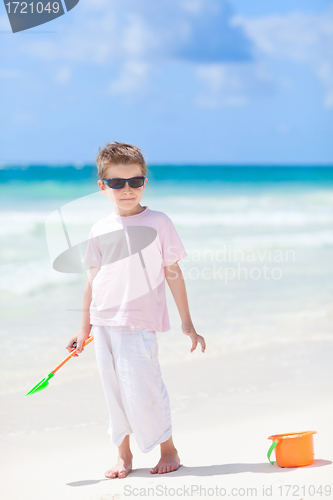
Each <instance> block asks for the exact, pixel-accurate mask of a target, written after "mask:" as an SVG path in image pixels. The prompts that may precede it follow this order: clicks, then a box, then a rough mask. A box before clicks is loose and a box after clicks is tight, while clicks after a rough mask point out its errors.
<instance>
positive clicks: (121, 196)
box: [98, 164, 147, 215]
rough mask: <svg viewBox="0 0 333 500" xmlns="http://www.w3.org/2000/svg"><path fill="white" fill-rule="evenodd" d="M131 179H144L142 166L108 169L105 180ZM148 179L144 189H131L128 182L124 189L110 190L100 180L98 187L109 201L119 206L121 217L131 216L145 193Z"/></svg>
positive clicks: (112, 167)
mask: <svg viewBox="0 0 333 500" xmlns="http://www.w3.org/2000/svg"><path fill="white" fill-rule="evenodd" d="M131 177H142V172H141V168H140V165H135V164H133V165H121V164H120V165H116V166H110V167H108V168H107V170H106V173H105V176H104V179H111V178H117V179H129V178H131ZM146 183H147V179H145V183H144V185H143V186H142V187H139V188H131V187H130V185H129V184H128V182H126V184H125V186H124V187H123V188H122V189H112V188H109V186H108V185H107V184H104V182H103V181H101V180H99V181H98V185H99V187H100V189H101V190H102V192H103V194H104V195H105V196H107V197H108V198H109V200H110V201H111V202H112V203H113V204H114V205H116V206H117V208H118V211H119V213H120V215H122V214H124V215H126V214H128V215H130V214H131V213H132V212H133V210H135V207H137V206H138V205H139V203H140V201H141V198H142V196H143V191H144V189H145V186H146Z"/></svg>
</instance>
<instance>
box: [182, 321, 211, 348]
mask: <svg viewBox="0 0 333 500" xmlns="http://www.w3.org/2000/svg"><path fill="white" fill-rule="evenodd" d="M182 330H183V333H184V334H185V335H188V336H189V337H190V339H191V340H192V347H191V351H190V352H193V351H194V350H195V349H196V348H197V345H198V342H199V343H200V344H201V352H205V349H206V342H205V339H204V338H203V337H202V336H201V335H198V334H197V332H196V331H195V328H194V326H193V325H182Z"/></svg>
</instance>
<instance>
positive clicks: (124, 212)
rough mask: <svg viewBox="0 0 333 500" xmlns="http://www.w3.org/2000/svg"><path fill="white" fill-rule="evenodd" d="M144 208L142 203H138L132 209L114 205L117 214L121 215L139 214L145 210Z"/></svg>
mask: <svg viewBox="0 0 333 500" xmlns="http://www.w3.org/2000/svg"><path fill="white" fill-rule="evenodd" d="M144 210H145V208H144V207H142V206H141V205H140V203H138V205H136V206H135V207H133V208H132V209H130V210H124V209H122V208H119V207H118V206H117V205H115V207H114V212H115V214H117V215H120V217H130V216H131V215H137V214H140V213H141V212H143V211H144Z"/></svg>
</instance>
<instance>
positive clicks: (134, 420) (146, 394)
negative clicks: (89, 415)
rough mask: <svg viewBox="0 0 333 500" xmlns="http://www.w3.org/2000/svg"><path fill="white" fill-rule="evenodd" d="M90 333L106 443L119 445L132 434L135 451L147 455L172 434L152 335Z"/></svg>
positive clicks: (103, 329) (107, 329)
mask: <svg viewBox="0 0 333 500" xmlns="http://www.w3.org/2000/svg"><path fill="white" fill-rule="evenodd" d="M91 335H93V336H94V344H95V353H96V361H97V366H98V370H99V373H100V376H101V380H102V385H103V390H104V394H105V398H106V403H107V406H108V409H109V415H110V425H109V429H108V433H109V434H110V438H111V441H112V442H113V443H114V444H115V445H116V446H119V445H120V444H121V443H122V442H123V439H124V438H125V436H126V435H127V434H132V433H133V434H134V436H135V438H136V441H137V443H138V446H139V448H140V450H141V451H142V452H143V453H148V451H150V450H152V449H153V448H154V447H155V446H156V445H158V444H160V443H163V442H164V441H167V440H168V439H169V437H170V436H171V435H172V425H171V413H170V401H169V395H168V392H167V389H166V387H165V385H164V382H163V380H162V376H161V369H160V364H159V361H158V344H157V337H156V332H154V331H149V330H143V329H137V328H133V327H128V326H121V327H120V326H117V327H113V326H98V325H93V326H92V330H91Z"/></svg>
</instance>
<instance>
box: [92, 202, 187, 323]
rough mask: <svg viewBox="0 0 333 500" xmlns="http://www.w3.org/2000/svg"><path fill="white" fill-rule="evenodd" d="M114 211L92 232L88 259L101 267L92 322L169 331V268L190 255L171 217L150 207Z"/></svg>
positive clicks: (93, 296) (95, 282)
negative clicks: (122, 212)
mask: <svg viewBox="0 0 333 500" xmlns="http://www.w3.org/2000/svg"><path fill="white" fill-rule="evenodd" d="M143 208H144V210H143V211H142V212H140V213H139V214H136V215H130V216H127V217H121V216H119V215H117V214H116V213H115V212H113V213H111V214H110V215H109V216H107V217H105V218H104V219H101V220H100V221H98V222H96V223H95V224H94V225H93V226H92V228H91V231H90V234H89V241H88V247H87V250H86V252H85V255H84V258H83V259H82V260H83V262H85V263H86V264H89V265H91V266H94V267H100V268H101V269H100V271H99V272H98V273H97V275H96V277H95V278H94V280H93V285H92V301H91V305H90V323H91V324H92V325H107V326H132V327H136V328H145V329H147V330H152V331H160V332H165V331H168V330H170V323H169V315H168V310H167V304H166V296H165V272H164V267H165V266H169V265H171V264H173V263H175V262H177V261H178V260H180V259H183V258H184V257H186V256H187V253H186V251H185V249H184V246H183V244H182V242H181V240H180V237H179V235H178V233H177V231H176V229H175V227H174V225H173V223H172V221H171V219H170V218H169V217H168V216H167V215H166V214H164V213H163V212H159V211H156V210H150V209H149V208H148V207H147V206H144V207H143Z"/></svg>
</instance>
